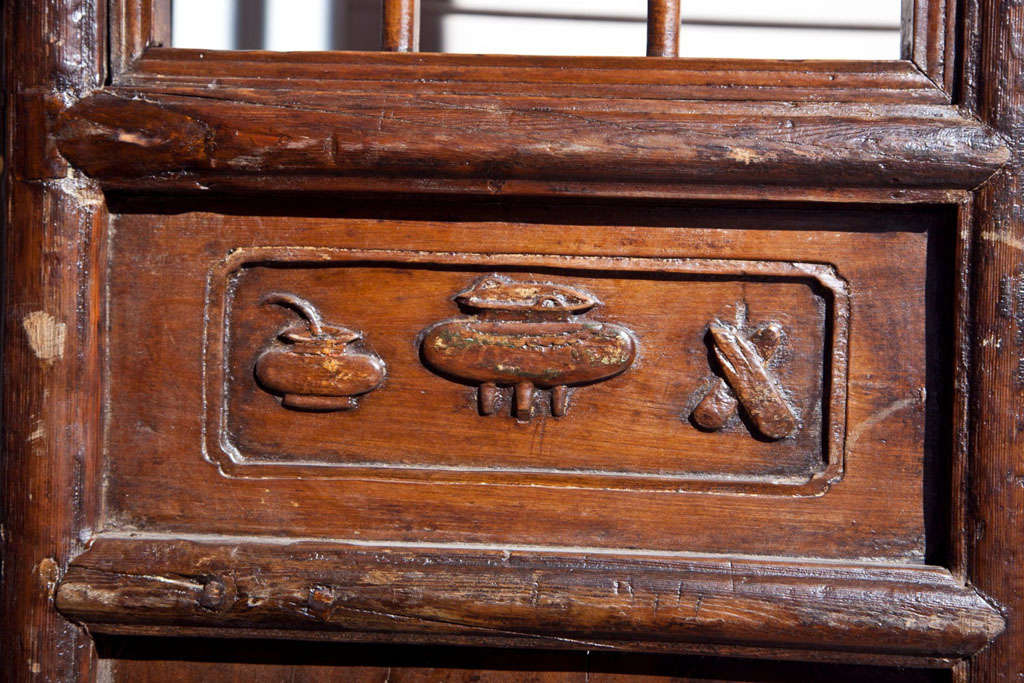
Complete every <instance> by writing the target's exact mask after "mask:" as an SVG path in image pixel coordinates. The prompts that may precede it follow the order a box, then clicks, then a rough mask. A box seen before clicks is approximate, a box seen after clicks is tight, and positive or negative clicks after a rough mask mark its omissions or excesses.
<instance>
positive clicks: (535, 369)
mask: <svg viewBox="0 0 1024 683" xmlns="http://www.w3.org/2000/svg"><path fill="white" fill-rule="evenodd" d="M455 300H456V302H458V303H459V304H461V305H462V306H463V307H465V308H467V309H470V310H471V311H474V312H475V314H474V315H472V316H470V317H466V318H458V319H455V320H446V321H443V322H439V323H437V324H435V325H433V326H431V327H429V328H427V329H426V330H425V331H424V333H423V341H422V347H421V348H422V354H423V359H424V361H425V362H426V364H427V365H428V366H429V367H431V368H432V369H433V370H435V371H436V372H438V373H439V374H441V375H443V376H447V377H451V378H455V379H458V380H462V381H467V382H471V383H475V384H477V385H478V386H479V390H478V392H479V401H480V412H481V413H482V414H484V415H490V414H492V413H494V412H495V410H496V409H497V403H498V399H499V387H501V386H510V387H513V393H514V406H515V414H516V415H517V416H518V417H520V418H525V419H529V417H530V416H531V412H532V406H533V397H534V391H535V389H537V388H540V389H550V390H551V414H552V415H554V416H555V417H560V416H563V415H565V414H566V412H567V411H568V408H569V392H568V387H569V386H572V385H581V384H588V383H594V382H599V381H602V380H606V379H608V378H610V377H614V376H615V375H618V374H619V373H621V372H623V371H625V370H626V369H627V368H629V367H630V366H631V365H632V364H633V360H634V359H635V358H636V342H635V340H634V339H633V334H632V332H630V331H629V330H628V329H626V328H625V327H622V326H621V325H616V324H613V323H605V322H595V321H588V320H580V319H578V318H576V317H574V316H575V314H580V313H583V312H585V311H587V310H589V309H591V308H593V307H594V306H597V305H598V304H600V301H598V300H597V299H596V298H595V297H594V296H592V295H591V294H589V293H587V292H584V291H583V290H580V289H578V288H576V287H569V286H565V285H554V284H547V283H540V282H516V281H513V280H511V279H509V278H506V277H502V276H499V275H488V276H486V277H483V278H481V279H480V280H478V281H477V282H476V283H474V284H473V286H471V287H470V288H469V289H467V290H465V291H463V292H461V293H459V294H458V295H456V297H455Z"/></svg>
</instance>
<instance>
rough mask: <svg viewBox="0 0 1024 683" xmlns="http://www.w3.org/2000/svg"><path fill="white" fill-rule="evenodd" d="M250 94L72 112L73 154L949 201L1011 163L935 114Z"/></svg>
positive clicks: (143, 176)
mask: <svg viewBox="0 0 1024 683" xmlns="http://www.w3.org/2000/svg"><path fill="white" fill-rule="evenodd" d="M222 94H224V93H223V92H222ZM238 97H240V98H244V99H245V100H246V101H240V100H230V99H226V100H218V99H214V98H212V97H211V96H210V95H209V94H207V93H205V92H204V93H201V94H199V93H197V95H196V96H181V95H165V94H160V93H146V92H137V91H136V92H131V91H106V92H98V93H96V94H94V95H91V96H89V97H87V98H85V99H83V100H82V101H80V102H79V103H78V104H76V105H75V106H73V107H72V108H71V109H69V110H68V111H66V112H65V113H64V114H63V115H62V116H61V119H60V123H59V126H58V130H57V137H58V140H59V146H60V151H61V152H62V153H63V154H64V155H65V157H66V158H68V159H69V160H70V161H71V162H72V163H73V164H74V165H76V166H78V167H79V168H81V169H82V170H83V171H85V172H86V173H88V174H89V175H91V176H93V177H95V178H97V179H98V180H100V181H101V182H102V183H103V184H104V185H105V186H106V187H108V188H116V187H131V188H136V189H145V188H147V187H149V188H151V189H153V190H156V191H161V192H167V191H174V190H176V189H177V190H181V189H186V190H195V189H197V188H199V189H207V188H216V187H217V185H218V182H219V180H222V179H225V178H229V177H230V178H231V179H232V180H231V182H232V184H233V187H235V188H240V187H242V186H245V185H246V184H248V185H249V186H250V187H252V188H254V189H256V188H265V187H267V186H268V183H269V184H270V186H273V187H275V188H277V189H279V190H286V189H294V190H299V191H301V190H303V189H308V188H309V187H311V185H307V184H303V182H301V181H302V180H303V179H305V180H310V179H312V178H319V179H320V180H321V181H322V180H325V179H328V180H329V179H341V178H345V177H349V178H351V177H360V178H367V177H371V176H376V177H388V178H420V179H423V178H431V179H455V180H460V179H461V180H466V179H477V180H484V181H486V182H491V183H502V182H506V181H513V180H521V179H532V180H538V179H540V180H546V181H557V182H621V183H627V182H628V183H631V184H643V183H687V184H704V185H707V184H714V183H725V184H731V185H738V184H757V185H762V186H764V185H773V184H789V185H794V184H797V185H802V186H804V187H830V188H836V187H872V188H888V187H901V188H904V189H908V190H913V189H919V188H943V189H947V190H951V189H971V188H974V187H976V186H977V185H978V184H980V183H982V182H984V180H985V179H986V178H988V177H989V176H990V175H991V174H992V173H993V172H994V171H995V170H997V169H998V168H1000V167H1001V165H1002V164H1003V163H1004V162H1005V161H1006V160H1007V158H1008V151H1007V149H1006V147H1005V145H1004V143H1003V141H1002V139H1001V138H999V137H998V136H996V135H993V134H992V133H991V131H990V130H989V129H987V128H986V127H985V126H983V125H982V124H980V123H978V122H977V121H976V120H974V119H971V118H969V117H967V116H964V115H962V114H960V113H958V112H957V110H955V109H952V108H949V107H938V106H936V107H927V106H922V107H914V108H909V107H899V108H894V107H887V106H885V105H876V106H870V105H849V106H844V105H821V106H818V107H816V106H813V105H808V106H803V107H799V108H796V107H792V106H789V105H785V104H768V103H766V104H742V105H741V104H737V103H733V104H725V103H714V102H687V103H678V102H652V101H650V100H621V101H609V100H604V101H601V102H594V101H592V100H586V99H579V100H574V99H568V98H516V97H493V96H488V97H470V96H444V95H437V96H433V97H430V98H406V97H399V96H392V95H374V94H370V93H367V94H364V95H362V96H360V97H345V96H344V95H343V94H339V93H336V92H330V93H323V94H315V93H304V94H303V102H302V104H301V105H296V104H295V101H294V94H292V93H291V92H290V91H286V92H283V93H281V92H277V91H269V92H266V93H263V94H260V93H259V92H257V91H254V90H251V89H249V90H246V91H245V92H244V93H239V94H238ZM726 114H728V115H726ZM320 185H321V189H325V188H324V187H322V185H323V183H320ZM326 189H329V188H326Z"/></svg>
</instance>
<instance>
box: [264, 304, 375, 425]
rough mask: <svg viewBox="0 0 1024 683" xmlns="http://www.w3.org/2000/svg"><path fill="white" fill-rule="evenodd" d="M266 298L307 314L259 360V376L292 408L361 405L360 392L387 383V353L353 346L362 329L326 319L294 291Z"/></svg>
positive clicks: (346, 408) (285, 331)
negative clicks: (358, 348)
mask: <svg viewBox="0 0 1024 683" xmlns="http://www.w3.org/2000/svg"><path fill="white" fill-rule="evenodd" d="M262 302H263V303H266V304H279V305H281V306H285V307H288V308H292V309H294V310H295V311H297V312H298V313H299V314H301V315H302V316H303V317H304V318H305V319H306V322H305V323H301V324H298V325H293V326H292V327H289V328H288V329H286V330H284V331H283V332H282V333H281V334H280V335H278V341H277V342H276V343H274V344H272V345H271V346H270V347H268V348H267V349H266V350H264V351H263V353H261V354H260V356H259V358H257V359H256V367H255V374H256V379H257V380H258V381H259V383H260V385H261V386H262V387H263V388H264V389H266V390H267V391H269V392H271V393H274V394H280V395H281V396H282V399H281V403H282V405H284V406H285V407H286V408H292V409H295V410H311V411H333V410H349V409H352V408H355V407H357V406H358V398H357V397H358V396H360V395H362V394H366V393H368V392H370V391H373V390H374V389H376V388H377V387H379V386H380V385H381V383H383V381H384V375H385V365H384V361H383V360H382V359H381V357H380V356H378V355H377V354H375V353H373V352H371V351H367V350H357V349H355V348H353V347H354V345H355V343H356V342H358V341H360V340H361V339H362V338H363V335H362V333H361V332H357V331H355V330H350V329H348V328H346V327H342V326H340V325H332V324H328V323H324V322H323V320H322V319H321V317H320V312H319V311H317V309H316V308H315V307H314V306H313V305H312V304H311V303H309V302H308V301H306V300H305V299H301V298H299V297H297V296H295V295H294V294H285V293H280V292H275V293H273V294H268V295H267V296H265V297H264V298H263V301H262Z"/></svg>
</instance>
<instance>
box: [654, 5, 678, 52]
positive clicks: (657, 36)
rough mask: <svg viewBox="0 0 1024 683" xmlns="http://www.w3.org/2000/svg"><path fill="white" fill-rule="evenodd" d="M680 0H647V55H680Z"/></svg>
mask: <svg viewBox="0 0 1024 683" xmlns="http://www.w3.org/2000/svg"><path fill="white" fill-rule="evenodd" d="M679 5H680V0H647V56H648V57H678V56H679V23H680V21H681V20H682V17H681V15H680V10H679Z"/></svg>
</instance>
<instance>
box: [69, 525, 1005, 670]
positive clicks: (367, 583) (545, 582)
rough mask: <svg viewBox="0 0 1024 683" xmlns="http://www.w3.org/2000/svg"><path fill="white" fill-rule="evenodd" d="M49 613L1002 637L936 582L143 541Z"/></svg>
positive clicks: (366, 628)
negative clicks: (738, 615)
mask: <svg viewBox="0 0 1024 683" xmlns="http://www.w3.org/2000/svg"><path fill="white" fill-rule="evenodd" d="M56 603H57V606H58V609H60V610H61V611H62V612H64V613H65V614H67V615H69V616H71V617H73V618H74V619H77V620H81V621H83V622H85V623H87V624H88V625H89V626H90V628H91V629H93V630H95V631H97V632H110V633H116V632H118V631H119V630H121V628H122V627H124V628H125V630H126V631H127V632H131V630H132V629H131V627H132V626H133V625H142V626H147V627H151V632H154V633H159V632H164V633H169V634H173V633H174V632H175V628H176V627H187V626H207V627H211V626H212V627H226V628H239V627H240V628H250V629H255V630H259V629H298V630H305V631H312V632H319V633H324V634H326V633H329V632H331V631H362V632H385V633H389V632H390V633H423V632H427V633H438V634H483V635H490V636H497V637H505V638H508V639H509V641H510V642H520V643H522V642H529V641H530V640H531V639H536V640H538V641H545V640H555V641H559V642H561V643H564V644H565V645H570V646H576V647H580V646H594V647H601V646H602V641H605V640H612V641H621V640H625V639H629V640H635V641H636V645H637V646H638V647H643V643H658V644H662V645H667V646H670V645H671V643H675V642H679V643H686V642H705V643H708V642H710V643H714V642H720V643H721V642H727V643H736V644H746V645H757V646H779V647H796V648H808V647H809V648H817V649H821V650H838V651H858V650H859V651H869V652H874V653H890V654H902V655H918V656H952V657H957V656H963V655H968V654H971V653H973V652H974V651H976V650H977V649H979V648H981V647H983V646H984V645H986V644H987V643H988V642H989V641H990V640H991V639H992V638H994V637H995V636H996V635H998V633H999V632H1000V631H1001V629H1002V617H1001V616H1000V615H999V613H998V612H997V611H996V610H995V609H993V608H992V606H991V605H990V604H989V603H988V602H986V601H985V600H984V599H982V598H981V597H980V596H979V595H978V594H977V593H976V592H975V591H974V590H973V589H971V588H965V587H963V586H962V585H961V584H959V583H958V582H956V581H955V580H954V579H952V577H951V576H950V575H949V573H948V572H946V571H945V570H941V569H937V568H926V567H920V568H901V567H897V566H888V567H886V566H877V567H873V566H870V565H864V566H836V565H829V564H818V565H815V564H813V563H800V562H796V563H792V562H786V561H782V560H778V561H763V562H758V561H749V560H747V561H745V560H739V559H729V558H723V559H721V560H707V561H701V560H688V559H684V558H681V557H670V556H644V555H642V554H639V555H633V556H616V555H586V554H578V553H566V552H564V551H563V552H561V553H549V552H537V551H520V550H516V549H514V548H513V549H505V550H502V549H500V548H499V549H495V550H492V551H484V550H476V551H472V550H464V549H459V548H457V547H447V548H434V549H426V548H420V549H415V548H394V547H388V546H376V547H375V546H368V547H353V546H346V545H331V544H327V543H323V542H305V543H303V542H294V543H271V544H258V543H240V542H239V541H238V540H230V541H229V540H225V541H217V540H216V539H211V540H209V541H200V540H188V539H183V540H177V539H166V538H146V537H138V538H131V537H121V538H103V537H101V538H99V539H97V540H96V541H95V543H94V544H93V546H92V547H91V548H90V550H89V551H88V552H86V553H85V554H83V555H81V556H79V557H78V558H77V559H76V561H75V565H74V566H73V567H72V568H71V570H70V571H69V572H68V574H67V575H66V576H65V577H64V579H63V581H62V582H61V584H60V587H59V588H58V590H57V598H56ZM737 614H742V615H743V618H742V619H737V618H736V615H737ZM880 633H884V634H885V637H884V638H879V634H880Z"/></svg>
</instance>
